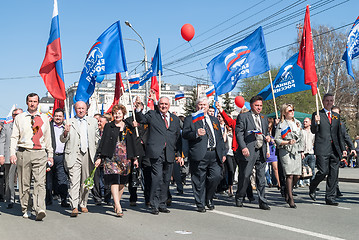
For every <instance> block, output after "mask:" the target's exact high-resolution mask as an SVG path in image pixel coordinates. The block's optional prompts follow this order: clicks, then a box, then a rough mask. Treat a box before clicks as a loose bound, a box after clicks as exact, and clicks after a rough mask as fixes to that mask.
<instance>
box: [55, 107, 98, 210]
mask: <svg viewBox="0 0 359 240" xmlns="http://www.w3.org/2000/svg"><path fill="white" fill-rule="evenodd" d="M75 112H76V116H75V117H74V118H71V119H70V120H69V121H68V122H67V123H66V125H65V130H64V132H63V134H62V135H61V136H60V140H61V142H64V143H65V167H66V168H67V169H68V172H69V178H70V190H69V200H70V204H71V207H72V212H71V217H77V215H78V213H79V211H78V206H80V208H81V211H82V212H83V213H87V212H88V209H87V199H88V194H89V191H88V190H87V189H85V188H84V185H83V182H84V181H85V179H86V178H88V177H89V176H90V173H91V171H92V170H93V169H94V166H98V165H99V164H100V162H101V160H97V161H96V163H95V162H94V157H95V153H96V148H97V143H98V140H99V138H100V136H99V131H98V122H97V120H96V119H95V118H93V117H88V116H86V114H87V104H86V103H85V102H82V101H78V102H76V104H75Z"/></svg>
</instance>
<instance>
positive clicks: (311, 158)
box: [302, 154, 315, 180]
mask: <svg viewBox="0 0 359 240" xmlns="http://www.w3.org/2000/svg"><path fill="white" fill-rule="evenodd" d="M302 163H303V165H305V166H309V167H310V168H311V169H312V172H313V176H312V178H311V179H310V180H313V179H314V177H315V172H314V171H315V155H314V154H308V155H307V156H306V157H305V158H304V159H303V162H302Z"/></svg>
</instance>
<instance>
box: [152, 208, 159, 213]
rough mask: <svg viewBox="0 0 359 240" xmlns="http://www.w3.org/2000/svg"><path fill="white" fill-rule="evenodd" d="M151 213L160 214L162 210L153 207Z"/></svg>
mask: <svg viewBox="0 0 359 240" xmlns="http://www.w3.org/2000/svg"><path fill="white" fill-rule="evenodd" d="M151 213H152V214H153V215H158V214H159V213H160V211H159V210H158V209H157V208H152V209H151Z"/></svg>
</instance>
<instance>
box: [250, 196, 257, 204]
mask: <svg viewBox="0 0 359 240" xmlns="http://www.w3.org/2000/svg"><path fill="white" fill-rule="evenodd" d="M248 200H249V202H250V203H251V202H254V201H255V200H256V199H255V198H254V197H253V196H252V197H248Z"/></svg>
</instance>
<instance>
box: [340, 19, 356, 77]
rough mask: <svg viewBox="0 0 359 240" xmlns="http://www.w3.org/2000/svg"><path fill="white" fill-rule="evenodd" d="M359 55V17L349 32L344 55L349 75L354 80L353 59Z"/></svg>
mask: <svg viewBox="0 0 359 240" xmlns="http://www.w3.org/2000/svg"><path fill="white" fill-rule="evenodd" d="M358 55H359V17H358V18H357V20H355V22H354V24H353V27H352V29H351V30H350V32H349V36H348V40H347V49H346V50H345V53H344V55H343V60H344V61H346V63H347V69H348V74H349V75H350V76H352V78H353V79H355V78H354V73H353V69H352V59H353V58H355V57H356V56H358Z"/></svg>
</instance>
